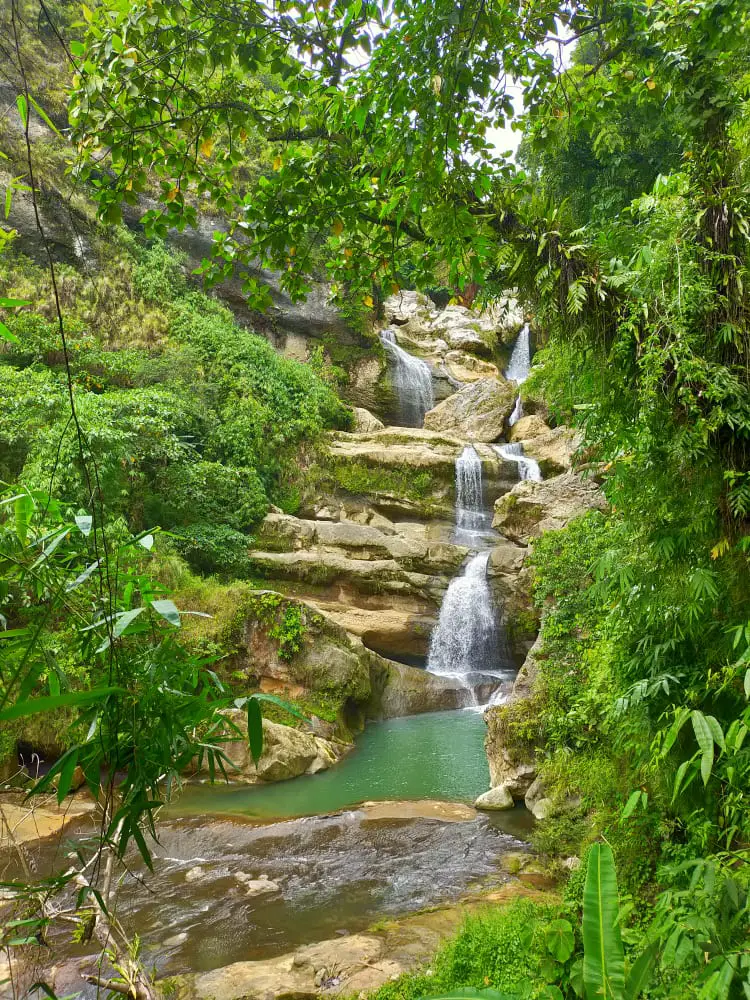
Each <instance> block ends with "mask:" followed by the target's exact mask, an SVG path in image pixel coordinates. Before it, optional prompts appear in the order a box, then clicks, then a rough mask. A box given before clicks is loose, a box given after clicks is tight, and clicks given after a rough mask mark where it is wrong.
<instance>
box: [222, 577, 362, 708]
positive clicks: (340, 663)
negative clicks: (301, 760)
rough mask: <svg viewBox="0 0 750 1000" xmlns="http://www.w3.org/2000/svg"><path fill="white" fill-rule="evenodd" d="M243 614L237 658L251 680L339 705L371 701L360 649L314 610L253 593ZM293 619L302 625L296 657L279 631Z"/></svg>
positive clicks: (293, 601)
mask: <svg viewBox="0 0 750 1000" xmlns="http://www.w3.org/2000/svg"><path fill="white" fill-rule="evenodd" d="M240 613H241V614H242V615H243V616H244V624H243V629H242V644H241V647H240V649H239V650H238V653H237V654H236V658H237V661H238V663H237V665H238V667H239V668H244V669H245V670H246V671H247V673H248V676H254V677H257V678H261V679H263V678H270V679H272V680H274V681H278V682H280V683H282V684H285V685H288V686H289V687H290V688H294V689H302V690H304V691H312V692H324V693H334V694H336V695H337V696H338V698H339V699H340V700H343V699H346V698H348V699H351V700H353V701H355V702H363V701H365V700H366V699H367V698H368V697H369V694H370V675H369V664H368V662H367V659H366V657H365V655H364V651H363V649H362V647H361V645H360V644H359V643H357V642H356V640H353V639H352V638H351V636H349V634H348V633H347V632H346V630H345V629H343V628H341V627H340V626H339V625H338V624H337V623H336V622H334V621H331V620H329V619H328V618H327V617H326V616H325V615H321V614H320V612H319V611H318V610H317V609H316V608H314V607H311V606H310V605H308V604H306V603H305V602H304V601H298V600H296V599H295V598H290V597H282V595H281V594H276V593H274V592H273V591H255V592H253V593H252V594H251V595H250V596H249V598H248V599H247V600H246V601H245V602H244V604H243V606H242V608H241V612H240ZM290 618H291V620H293V621H298V622H299V624H300V632H299V639H300V645H299V649H297V650H296V651H295V652H293V654H292V655H290V653H289V651H288V650H287V649H286V648H283V647H282V645H281V644H280V642H279V638H278V631H277V630H278V629H283V628H284V622H285V621H287V620H289V619H290Z"/></svg>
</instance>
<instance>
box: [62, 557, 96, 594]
mask: <svg viewBox="0 0 750 1000" xmlns="http://www.w3.org/2000/svg"><path fill="white" fill-rule="evenodd" d="M101 562H102V561H101V559H97V560H96V562H92V563H90V564H89V565H88V566H87V567H86V569H85V570H84V571H83V572H82V573H79V574H78V576H77V577H76V578H75V580H71V581H70V583H67V584H66V585H65V591H66V593H68V594H69V593H70V592H71V591H72V590H76V588H78V587H80V586H81V584H82V583H85V582H86V581H87V580H88V578H89V577H90V576H91V574H92V573H93V572H94V570H97V569H98V568H99V566H100V565H101Z"/></svg>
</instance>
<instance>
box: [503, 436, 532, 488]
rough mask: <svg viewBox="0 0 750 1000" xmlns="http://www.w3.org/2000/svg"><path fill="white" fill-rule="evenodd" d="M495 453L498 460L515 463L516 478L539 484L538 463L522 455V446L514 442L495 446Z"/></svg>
mask: <svg viewBox="0 0 750 1000" xmlns="http://www.w3.org/2000/svg"><path fill="white" fill-rule="evenodd" d="M494 448H495V451H496V452H497V453H498V455H499V456H500V458H502V459H503V460H504V461H506V462H515V464H516V465H517V466H518V478H519V479H522V480H523V479H529V480H531V481H532V482H534V483H541V481H542V478H543V477H542V470H541V469H540V468H539V463H538V462H536V461H535V460H534V459H533V458H529V456H528V455H524V453H523V445H522V444H520V443H518V442H516V443H514V444H496V445H495V446H494Z"/></svg>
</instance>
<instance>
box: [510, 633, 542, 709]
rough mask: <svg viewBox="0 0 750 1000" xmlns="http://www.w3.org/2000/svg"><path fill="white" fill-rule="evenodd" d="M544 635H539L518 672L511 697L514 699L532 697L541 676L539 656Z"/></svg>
mask: <svg viewBox="0 0 750 1000" xmlns="http://www.w3.org/2000/svg"><path fill="white" fill-rule="evenodd" d="M542 646H543V642H542V637H541V635H538V636H537V638H536V641H535V643H534V645H533V646H532V647H531V649H530V650H529V652H528V654H527V656H526V659H525V660H524V661H523V666H522V667H521V669H520V670H519V671H518V673H517V674H516V679H515V681H514V682H513V692H512V695H511V697H512V698H513V699H514V700H518V699H520V698H530V697H531V694H532V692H533V690H534V685H535V684H536V680H537V677H538V676H539V658H540V654H541V651H542Z"/></svg>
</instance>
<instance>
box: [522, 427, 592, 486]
mask: <svg viewBox="0 0 750 1000" xmlns="http://www.w3.org/2000/svg"><path fill="white" fill-rule="evenodd" d="M529 419H535V418H529ZM518 422H519V423H520V422H521V421H520V420H519V421H518ZM514 429H515V428H514ZM578 445H579V437H578V435H577V434H576V433H575V432H574V431H572V430H571V429H570V427H556V428H555V429H554V430H553V431H549V432H548V433H547V434H541V435H539V436H538V437H532V438H531V439H529V440H524V442H523V450H524V453H525V454H526V455H529V456H530V457H531V458H534V459H536V461H537V462H538V463H539V468H540V469H541V470H542V475H543V476H545V477H548V476H556V475H558V474H559V473H561V472H567V470H568V469H570V467H571V465H572V462H573V455H574V454H575V452H576V450H577V448H578Z"/></svg>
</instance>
